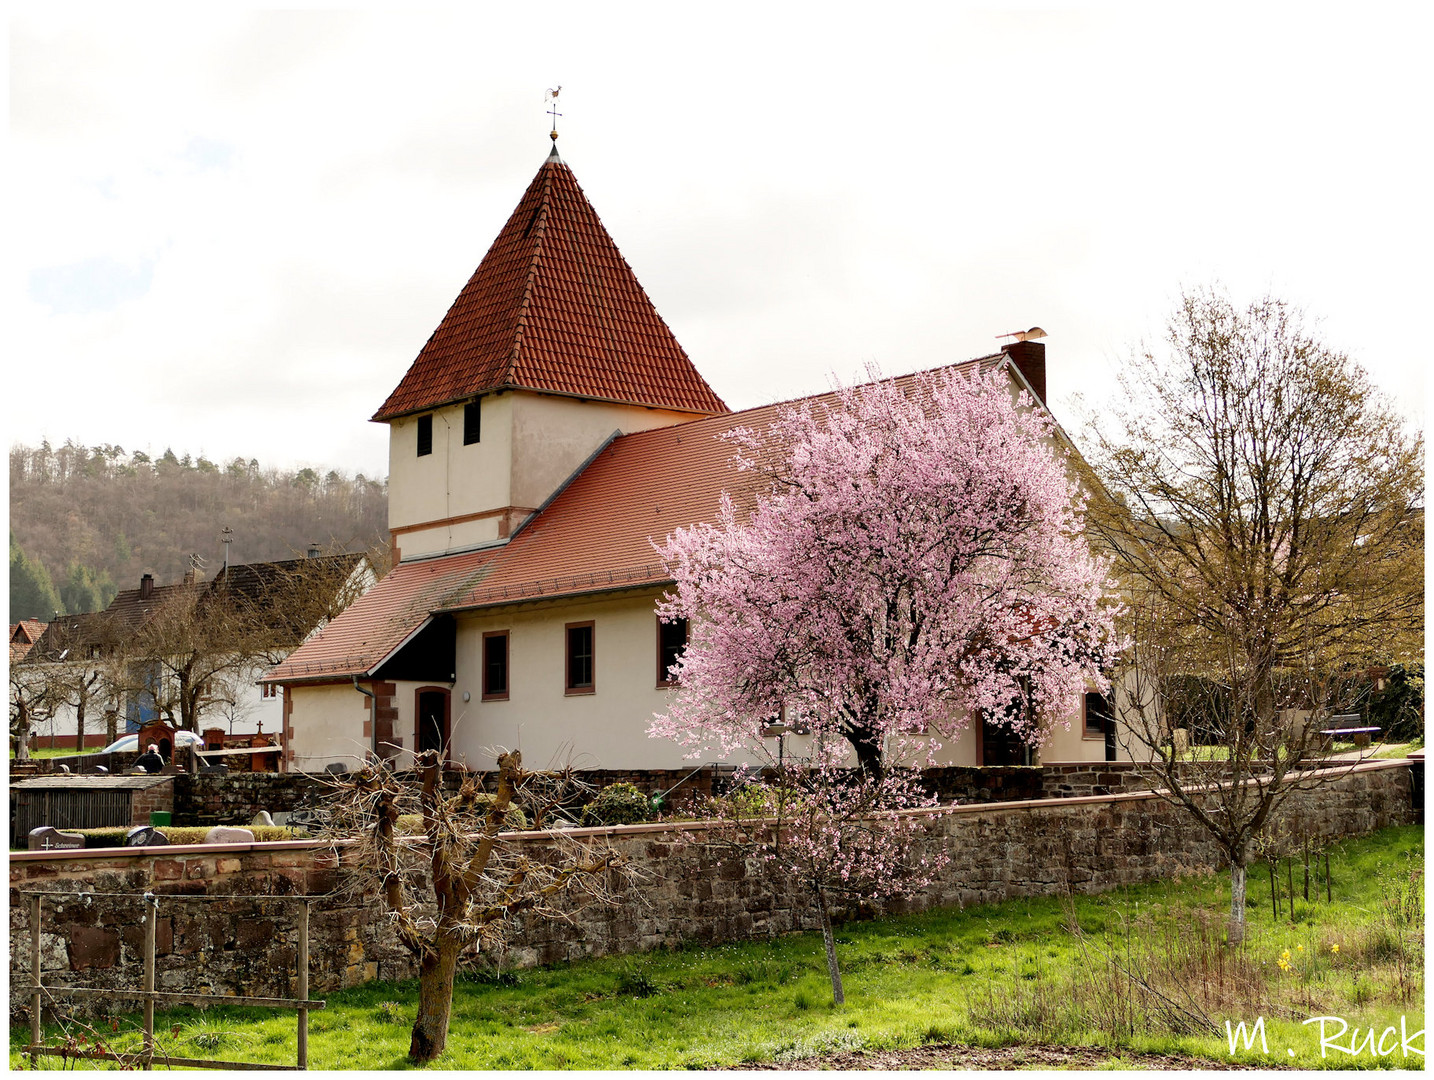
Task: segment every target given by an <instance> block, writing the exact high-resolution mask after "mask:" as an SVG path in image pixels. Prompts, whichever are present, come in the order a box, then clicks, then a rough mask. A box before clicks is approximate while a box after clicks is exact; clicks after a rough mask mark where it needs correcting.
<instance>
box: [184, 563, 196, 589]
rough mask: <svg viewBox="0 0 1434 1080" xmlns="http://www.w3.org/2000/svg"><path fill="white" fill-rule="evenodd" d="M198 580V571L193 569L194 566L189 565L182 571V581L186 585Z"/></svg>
mask: <svg viewBox="0 0 1434 1080" xmlns="http://www.w3.org/2000/svg"><path fill="white" fill-rule="evenodd" d="M198 580H199V571H198V570H196V569H194V567H192V566H191V567H190V568H189V569H188V570H186V571H185V572H184V583H185V584H186V585H193V584H194V583H195V582H196V581H198Z"/></svg>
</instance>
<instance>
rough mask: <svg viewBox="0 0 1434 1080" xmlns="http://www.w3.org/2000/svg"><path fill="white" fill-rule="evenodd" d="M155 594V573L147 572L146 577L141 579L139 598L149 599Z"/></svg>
mask: <svg viewBox="0 0 1434 1080" xmlns="http://www.w3.org/2000/svg"><path fill="white" fill-rule="evenodd" d="M153 595H154V575H153V574H145V575H144V577H142V578H140V579H139V598H140V599H141V600H148V599H149V598H150V597H151V596H153Z"/></svg>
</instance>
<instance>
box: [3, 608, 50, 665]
mask: <svg viewBox="0 0 1434 1080" xmlns="http://www.w3.org/2000/svg"><path fill="white" fill-rule="evenodd" d="M46 625H47V624H45V623H43V622H41V621H40V620H39V619H21V620H20V621H19V622H17V623H11V624H10V663H12V664H13V663H15V662H17V661H19V660H23V659H24V658H25V654H26V653H28V652H29V651H30V648H31V646H33V645H34V644H35V642H37V641H39V640H40V636H41V635H42V634H44V632H45V626H46Z"/></svg>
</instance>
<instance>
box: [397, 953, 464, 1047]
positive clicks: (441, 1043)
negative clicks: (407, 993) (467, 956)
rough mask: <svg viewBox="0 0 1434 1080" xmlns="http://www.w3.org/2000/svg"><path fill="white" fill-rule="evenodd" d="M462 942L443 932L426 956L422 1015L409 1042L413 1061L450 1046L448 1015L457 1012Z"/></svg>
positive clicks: (421, 983) (421, 982)
mask: <svg viewBox="0 0 1434 1080" xmlns="http://www.w3.org/2000/svg"><path fill="white" fill-rule="evenodd" d="M460 947H461V946H460V945H459V943H458V942H457V941H455V940H454V939H453V938H450V937H448V936H446V935H443V934H439V935H437V936H436V937H435V938H434V941H433V951H432V952H429V953H427V954H425V955H424V957H423V963H422V964H421V965H420V966H419V970H418V1016H417V1017H416V1018H415V1019H414V1021H413V1038H412V1039H411V1040H410V1041H409V1044H408V1059H409V1060H410V1061H432V1060H433V1059H434V1058H436V1057H437V1056H438V1055H439V1054H441V1053H443V1050H444V1048H445V1047H446V1046H447V1045H448V1018H449V1015H450V1014H451V1013H452V1011H453V975H454V973H455V972H456V971H457V970H458V952H459V949H460Z"/></svg>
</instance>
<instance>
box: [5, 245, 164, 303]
mask: <svg viewBox="0 0 1434 1080" xmlns="http://www.w3.org/2000/svg"><path fill="white" fill-rule="evenodd" d="M153 280H154V261H153V260H152V259H146V260H145V261H144V262H142V263H140V264H139V265H138V266H126V265H125V264H124V263H121V262H116V261H115V260H114V259H111V258H98V259H85V260H83V261H81V262H76V263H69V264H67V265H65V266H42V267H39V268H38V269H36V270H32V271H31V272H30V298H31V299H32V300H35V301H37V302H38V303H41V304H44V305H45V306H46V307H48V308H49V309H50V311H51V312H52V313H53V314H56V315H84V314H88V313H90V312H95V311H109V310H111V309H112V308H117V307H119V306H120V305H121V304H123V303H124V302H125V301H127V300H138V299H139V298H140V297H141V296H143V295H144V294H145V293H147V292H149V287H150V284H151V282H152V281H153Z"/></svg>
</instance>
